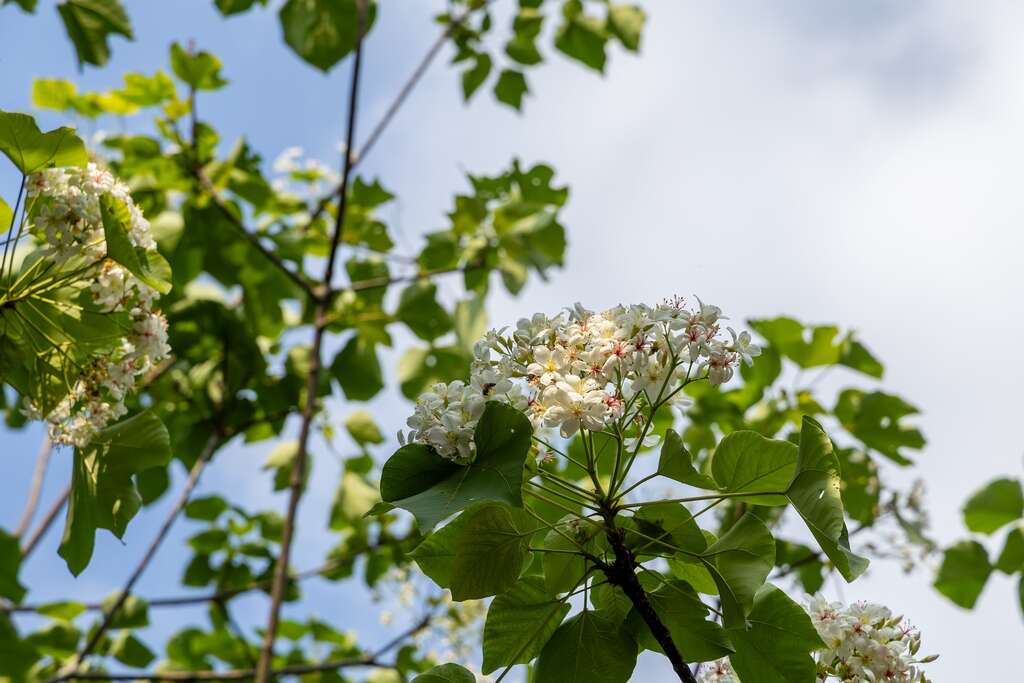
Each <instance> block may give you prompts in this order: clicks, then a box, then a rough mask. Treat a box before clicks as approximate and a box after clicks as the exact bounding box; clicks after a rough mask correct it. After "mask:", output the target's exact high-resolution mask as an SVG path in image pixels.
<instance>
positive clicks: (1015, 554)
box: [995, 526, 1024, 574]
mask: <svg viewBox="0 0 1024 683" xmlns="http://www.w3.org/2000/svg"><path fill="white" fill-rule="evenodd" d="M995 568H996V569H998V570H999V571H1001V572H1003V573H1004V574H1013V573H1015V572H1018V571H1024V528H1022V527H1020V526H1018V527H1016V528H1014V529H1010V533H1008V534H1007V535H1006V542H1005V543H1004V544H1003V550H1002V552H1001V553H999V559H998V560H996V564H995Z"/></svg>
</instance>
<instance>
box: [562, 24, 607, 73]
mask: <svg viewBox="0 0 1024 683" xmlns="http://www.w3.org/2000/svg"><path fill="white" fill-rule="evenodd" d="M607 42H608V36H607V34H606V32H605V30H604V27H603V26H602V22H600V21H599V20H597V19H594V18H592V17H585V16H582V15H577V16H574V17H571V18H566V20H565V23H563V24H562V25H561V26H560V27H559V28H558V31H557V33H556V34H555V47H556V48H558V50H559V51H561V52H562V53H563V54H565V55H567V56H569V57H572V58H573V59H575V60H577V61H579V62H580V63H582V64H585V65H586V66H589V67H590V68H591V69H593V70H595V71H602V72H603V71H604V63H605V59H606V57H605V44H606V43H607Z"/></svg>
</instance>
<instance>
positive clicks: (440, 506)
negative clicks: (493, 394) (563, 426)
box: [380, 401, 533, 531]
mask: <svg viewBox="0 0 1024 683" xmlns="http://www.w3.org/2000/svg"><path fill="white" fill-rule="evenodd" d="M532 433H533V429H532V427H531V426H530V421H529V420H528V419H527V418H526V416H525V415H523V414H522V413H521V412H519V411H518V410H516V409H515V408H512V407H511V406H508V405H505V404H502V403H496V402H494V401H491V402H489V403H488V404H487V407H486V408H485V409H484V414H483V415H482V416H481V418H480V421H479V422H478V423H477V426H476V431H475V435H474V441H475V443H476V460H475V461H474V462H473V463H472V464H470V465H458V464H456V463H454V462H452V461H450V460H445V459H444V458H442V457H441V456H439V455H438V454H437V453H436V452H435V451H434V450H433V449H432V448H430V447H428V446H424V445H422V444H409V445H407V446H403V447H402V448H400V449H398V451H397V452H395V454H394V455H392V456H391V458H390V459H389V460H388V461H387V462H386V463H385V464H384V471H383V473H382V475H381V482H380V487H381V496H382V497H383V499H384V501H386V502H388V503H392V504H394V505H395V506H396V507H400V508H403V509H405V510H408V511H409V512H411V513H412V514H413V515H414V516H415V517H416V521H417V522H419V524H420V528H421V529H423V530H424V531H426V530H429V529H432V528H433V527H435V526H436V525H437V523H438V522H440V521H441V520H442V519H444V518H445V517H448V516H449V515H451V514H454V513H456V512H458V511H459V510H464V509H465V508H467V507H469V505H471V504H472V503H476V502H480V501H495V502H502V503H508V504H509V505H513V506H516V507H522V505H523V497H522V485H523V467H524V465H525V463H526V458H527V456H528V455H529V452H530V436H531V434H532Z"/></svg>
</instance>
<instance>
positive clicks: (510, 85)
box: [494, 69, 530, 110]
mask: <svg viewBox="0 0 1024 683" xmlns="http://www.w3.org/2000/svg"><path fill="white" fill-rule="evenodd" d="M529 91H530V89H529V88H528V87H527V85H526V77H525V76H523V72H522V71H517V70H515V69H502V71H501V75H500V76H498V82H497V83H495V84H494V96H495V97H497V98H498V101H499V102H502V103H504V104H507V105H508V106H510V107H512V108H513V109H516V110H521V109H522V108H523V96H524V95H526V93H528V92H529Z"/></svg>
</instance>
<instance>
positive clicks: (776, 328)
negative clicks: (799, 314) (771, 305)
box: [750, 318, 842, 369]
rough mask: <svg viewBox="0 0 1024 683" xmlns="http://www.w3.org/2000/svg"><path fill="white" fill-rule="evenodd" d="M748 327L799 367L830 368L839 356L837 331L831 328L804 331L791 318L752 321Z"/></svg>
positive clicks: (813, 328) (835, 328) (801, 325)
mask: <svg viewBox="0 0 1024 683" xmlns="http://www.w3.org/2000/svg"><path fill="white" fill-rule="evenodd" d="M750 326H751V327H753V328H754V329H755V330H756V331H757V333H758V334H760V335H761V336H762V337H764V338H765V339H767V340H768V343H769V344H771V345H772V346H774V347H775V348H776V350H777V351H778V352H779V353H781V354H782V355H783V356H786V357H787V358H789V359H790V360H792V361H793V362H794V363H796V364H797V365H799V366H800V367H801V368H805V369H806V368H814V367H819V366H822V365H833V364H835V363H838V362H839V359H840V357H841V352H842V346H841V344H839V343H837V342H836V337H837V336H838V335H839V328H837V327H834V326H832V325H819V326H817V327H807V328H805V327H804V325H803V324H802V323H800V322H798V321H796V320H793V319H792V318H773V319H771V320H751V321H750Z"/></svg>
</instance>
